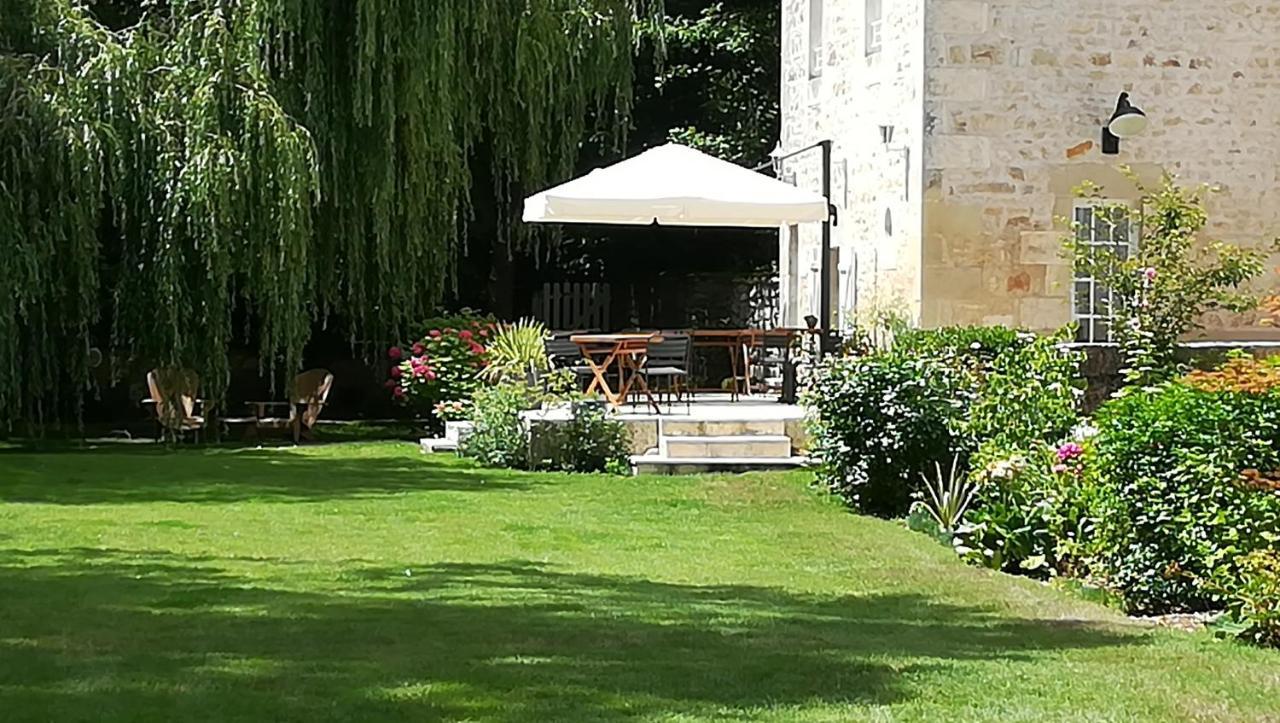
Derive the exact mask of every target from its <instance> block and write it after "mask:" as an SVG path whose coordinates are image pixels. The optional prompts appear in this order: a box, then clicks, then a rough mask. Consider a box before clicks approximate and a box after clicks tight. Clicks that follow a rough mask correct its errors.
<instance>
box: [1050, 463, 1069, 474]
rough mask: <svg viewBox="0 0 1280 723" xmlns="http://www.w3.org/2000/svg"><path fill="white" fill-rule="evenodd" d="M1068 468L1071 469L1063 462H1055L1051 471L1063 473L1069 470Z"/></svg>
mask: <svg viewBox="0 0 1280 723" xmlns="http://www.w3.org/2000/svg"><path fill="white" fill-rule="evenodd" d="M1070 469H1071V468H1070V467H1068V466H1066V465H1065V464H1055V465H1054V466H1053V473H1054V474H1065V473H1066V472H1067V471H1068V470H1070Z"/></svg>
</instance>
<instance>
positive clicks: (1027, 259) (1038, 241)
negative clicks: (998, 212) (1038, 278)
mask: <svg viewBox="0 0 1280 723" xmlns="http://www.w3.org/2000/svg"><path fill="white" fill-rule="evenodd" d="M1063 235H1064V232H1062V231H1024V232H1022V233H1021V234H1019V238H1018V261H1019V262H1021V263H1023V264H1065V263H1067V258H1066V257H1065V256H1064V255H1063V246H1062V237H1063Z"/></svg>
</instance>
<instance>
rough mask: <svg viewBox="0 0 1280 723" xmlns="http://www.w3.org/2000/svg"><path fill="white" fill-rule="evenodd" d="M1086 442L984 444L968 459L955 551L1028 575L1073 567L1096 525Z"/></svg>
mask: <svg viewBox="0 0 1280 723" xmlns="http://www.w3.org/2000/svg"><path fill="white" fill-rule="evenodd" d="M1085 444H1087V442H1084V441H1083V439H1079V440H1075V439H1073V440H1071V441H1068V442H1064V443H1062V444H1060V445H1057V446H1055V445H1051V444H1048V443H1045V442H1041V441H1036V442H1032V443H1031V444H1029V445H1027V446H1025V447H1021V448H1018V447H1014V448H1008V447H1004V446H1002V445H1001V444H1000V443H999V442H997V441H993V442H990V443H988V444H986V445H984V446H983V448H982V449H981V450H980V451H979V452H978V454H977V455H975V457H974V471H973V472H972V473H971V475H970V476H971V478H972V479H974V480H975V481H977V483H978V487H977V494H976V497H975V499H974V504H973V508H972V510H971V511H970V512H969V514H968V515H967V517H966V524H965V525H963V526H962V527H961V528H960V530H959V534H958V535H957V539H956V550H957V552H959V553H960V555H961V556H962V557H964V558H965V559H966V560H968V561H970V562H973V563H975V564H979V565H984V566H986V567H991V568H994V569H997V570H1005V571H1007V572H1017V573H1021V574H1026V575H1031V576H1033V577H1046V576H1049V575H1055V574H1062V573H1071V572H1075V571H1076V570H1077V569H1078V568H1079V567H1080V566H1081V564H1082V562H1083V560H1084V558H1085V557H1086V555H1087V552H1088V549H1087V547H1086V545H1087V543H1088V540H1089V539H1090V537H1091V536H1092V532H1093V529H1094V526H1095V521H1094V518H1093V513H1092V508H1093V507H1094V506H1095V496H1096V495H1095V487H1094V484H1093V482H1092V481H1091V479H1090V478H1089V477H1088V476H1087V475H1086V474H1085V467H1084V455H1085Z"/></svg>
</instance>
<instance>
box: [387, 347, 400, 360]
mask: <svg viewBox="0 0 1280 723" xmlns="http://www.w3.org/2000/svg"><path fill="white" fill-rule="evenodd" d="M387 356H388V357H390V358H392V359H399V358H400V357H402V356H404V352H402V351H400V347H398V346H393V347H391V348H390V349H388V350H387Z"/></svg>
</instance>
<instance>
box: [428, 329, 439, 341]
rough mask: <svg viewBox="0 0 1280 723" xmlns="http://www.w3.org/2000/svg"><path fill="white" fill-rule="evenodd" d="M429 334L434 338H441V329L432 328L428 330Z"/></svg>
mask: <svg viewBox="0 0 1280 723" xmlns="http://www.w3.org/2000/svg"><path fill="white" fill-rule="evenodd" d="M427 336H429V337H431V338H432V339H439V338H440V330H439V329H432V330H431V331H429V332H427Z"/></svg>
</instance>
